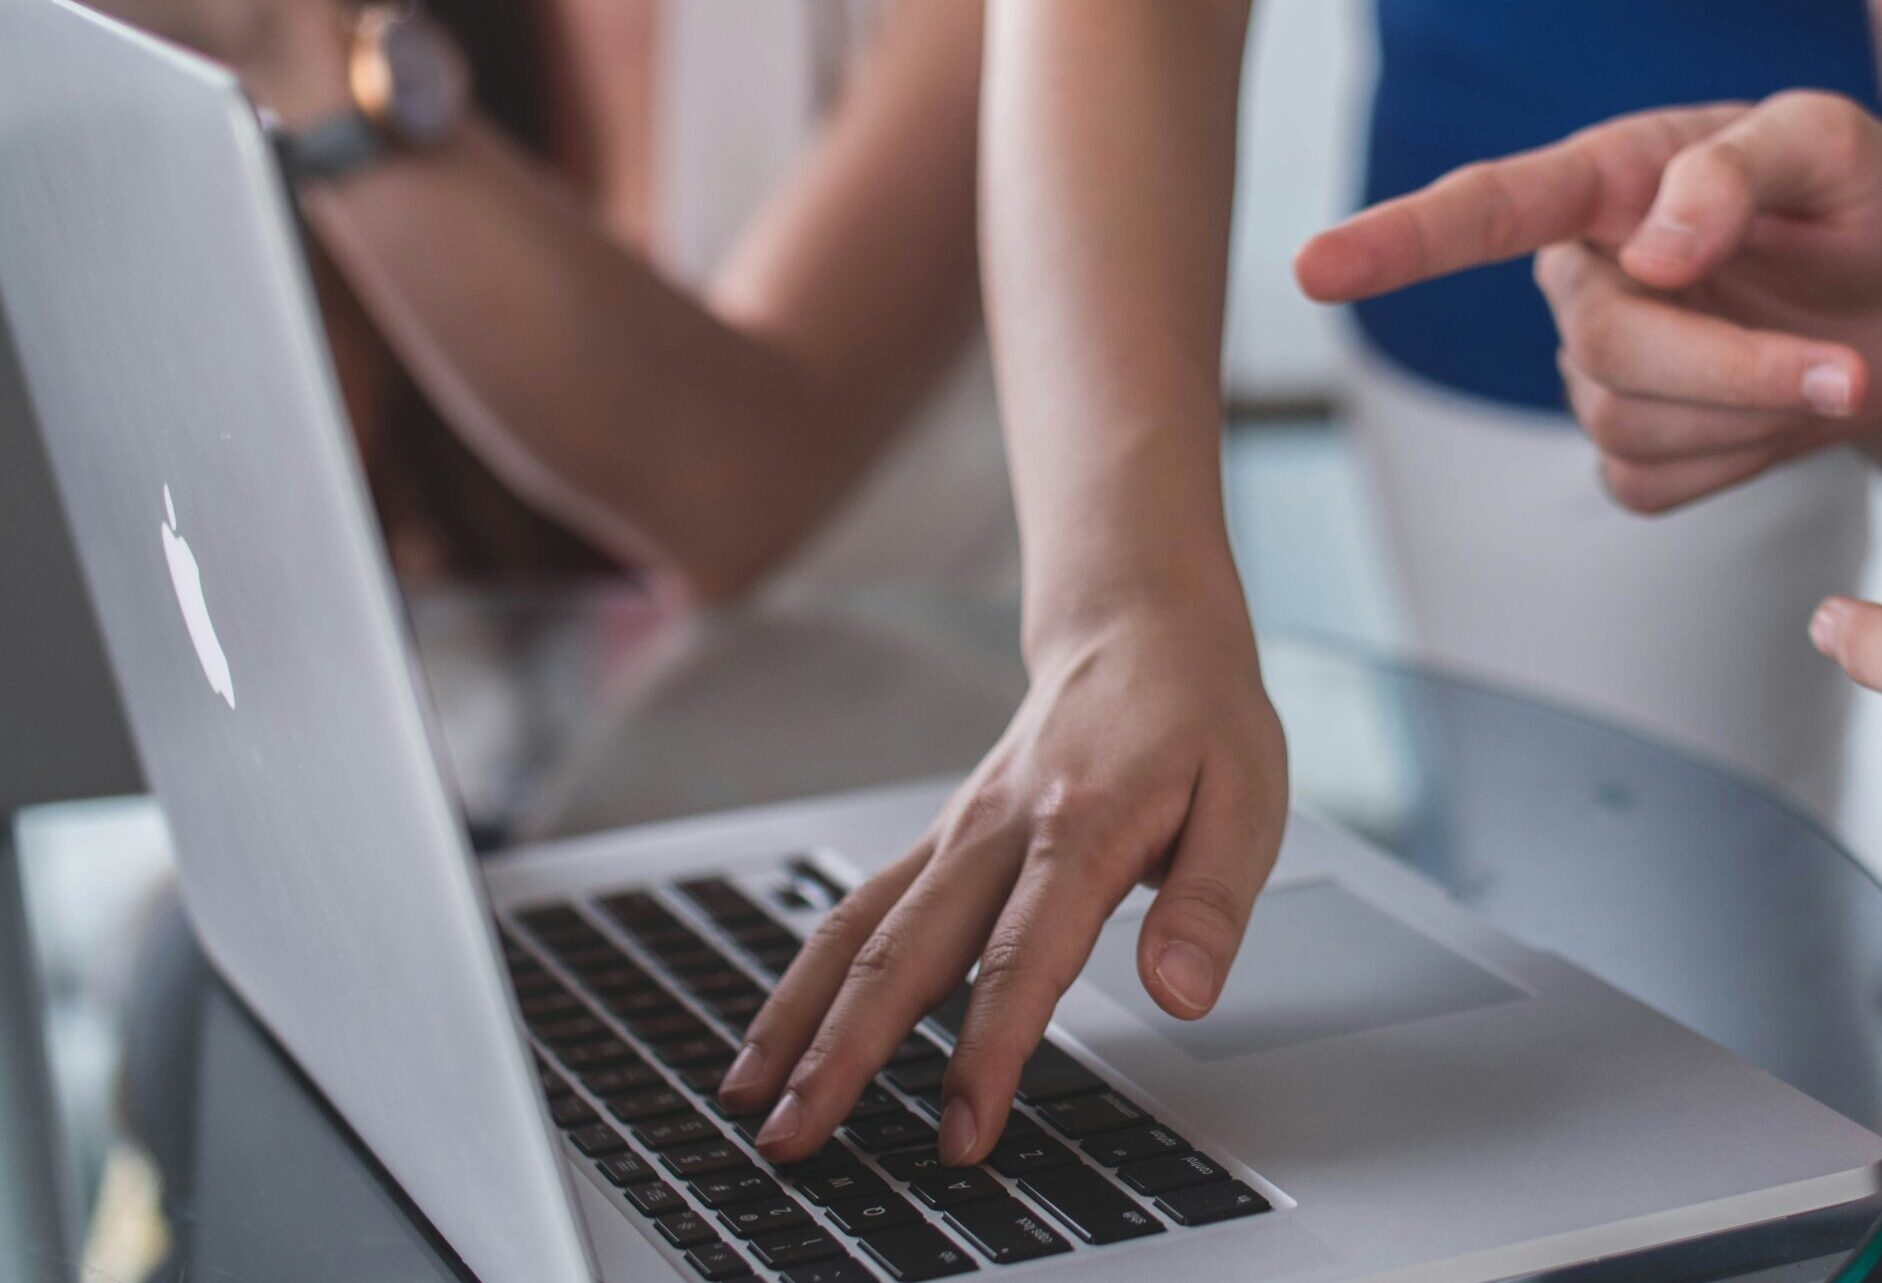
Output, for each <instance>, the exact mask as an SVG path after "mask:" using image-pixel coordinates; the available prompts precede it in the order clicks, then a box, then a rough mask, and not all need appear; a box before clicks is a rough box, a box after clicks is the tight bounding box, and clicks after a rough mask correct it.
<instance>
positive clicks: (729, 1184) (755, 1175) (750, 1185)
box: [693, 1164, 783, 1212]
mask: <svg viewBox="0 0 1882 1283" xmlns="http://www.w3.org/2000/svg"><path fill="white" fill-rule="evenodd" d="M782 1192H783V1191H782V1190H780V1189H779V1188H778V1183H777V1182H776V1181H775V1180H773V1179H772V1178H771V1177H769V1176H767V1175H765V1174H764V1173H763V1172H761V1171H759V1170H758V1169H757V1168H756V1167H752V1166H750V1165H749V1164H748V1165H746V1166H744V1167H734V1168H732V1169H730V1170H728V1171H723V1172H714V1173H713V1174H712V1175H710V1176H702V1177H700V1178H699V1179H698V1180H696V1181H694V1182H693V1193H694V1194H695V1195H697V1196H698V1198H699V1201H700V1202H702V1203H704V1204H705V1205H706V1206H707V1207H710V1208H711V1209H712V1210H713V1211H715V1212H716V1211H718V1210H719V1209H720V1208H722V1207H732V1206H735V1205H736V1204H739V1203H755V1202H757V1201H758V1200H759V1199H761V1198H775V1197H777V1196H778V1195H779V1194H781V1193H782Z"/></svg>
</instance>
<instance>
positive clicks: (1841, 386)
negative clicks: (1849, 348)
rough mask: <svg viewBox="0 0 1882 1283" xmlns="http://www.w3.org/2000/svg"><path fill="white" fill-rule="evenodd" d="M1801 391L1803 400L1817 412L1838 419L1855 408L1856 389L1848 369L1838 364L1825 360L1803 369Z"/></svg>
mask: <svg viewBox="0 0 1882 1283" xmlns="http://www.w3.org/2000/svg"><path fill="white" fill-rule="evenodd" d="M1803 391H1804V400H1805V401H1807V402H1809V403H1810V408H1811V409H1812V410H1815V411H1816V412H1817V413H1818V414H1825V415H1829V416H1831V417H1832V418H1838V419H1840V418H1844V417H1845V416H1847V415H1848V414H1849V413H1850V412H1851V411H1853V410H1854V409H1855V408H1856V406H1855V401H1856V390H1855V388H1854V386H1853V385H1852V384H1851V382H1850V378H1849V371H1848V370H1845V369H1844V368H1843V367H1842V366H1840V365H1831V364H1829V363H1827V362H1825V363H1824V364H1822V365H1813V366H1811V367H1810V368H1809V369H1808V370H1805V371H1804V387H1803Z"/></svg>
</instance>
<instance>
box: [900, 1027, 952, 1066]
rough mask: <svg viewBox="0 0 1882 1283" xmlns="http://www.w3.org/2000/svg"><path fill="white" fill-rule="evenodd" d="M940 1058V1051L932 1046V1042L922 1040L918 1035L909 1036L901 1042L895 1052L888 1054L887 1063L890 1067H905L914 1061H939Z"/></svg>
mask: <svg viewBox="0 0 1882 1283" xmlns="http://www.w3.org/2000/svg"><path fill="white" fill-rule="evenodd" d="M942 1058H943V1057H942V1054H941V1049H940V1048H939V1047H937V1046H935V1045H934V1042H933V1040H931V1039H928V1038H924V1037H922V1036H921V1035H920V1034H910V1035H909V1036H908V1037H906V1038H904V1039H903V1040H902V1045H901V1046H899V1047H897V1048H896V1049H895V1051H894V1052H893V1053H891V1054H890V1056H889V1063H890V1064H891V1065H906V1064H908V1063H910V1062H911V1061H916V1060H939V1059H942Z"/></svg>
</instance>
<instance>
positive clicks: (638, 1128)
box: [634, 1113, 721, 1149]
mask: <svg viewBox="0 0 1882 1283" xmlns="http://www.w3.org/2000/svg"><path fill="white" fill-rule="evenodd" d="M634 1139H635V1140H637V1141H639V1142H640V1143H641V1144H643V1145H645V1146H646V1147H647V1148H648V1149H671V1148H673V1147H674V1146H675V1145H690V1144H692V1143H693V1142H694V1141H702V1140H719V1139H721V1137H720V1135H719V1129H718V1128H717V1127H715V1126H713V1123H712V1120H711V1119H710V1118H707V1117H706V1116H705V1115H703V1114H691V1113H689V1114H676V1115H674V1116H673V1117H671V1118H656V1119H653V1120H651V1121H649V1122H645V1123H638V1124H636V1125H635V1127H634Z"/></svg>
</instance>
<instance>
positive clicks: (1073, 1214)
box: [1019, 1163, 1163, 1243]
mask: <svg viewBox="0 0 1882 1283" xmlns="http://www.w3.org/2000/svg"><path fill="white" fill-rule="evenodd" d="M1019 1188H1020V1191H1021V1192H1022V1193H1024V1194H1025V1195H1026V1197H1028V1198H1030V1199H1032V1200H1033V1202H1035V1203H1037V1204H1039V1206H1041V1207H1043V1208H1045V1209H1046V1211H1048V1212H1050V1213H1052V1215H1053V1216H1054V1217H1056V1218H1057V1219H1058V1220H1060V1221H1062V1222H1064V1224H1065V1227H1066V1228H1067V1229H1069V1230H1071V1231H1072V1233H1074V1234H1076V1235H1078V1237H1079V1238H1081V1239H1083V1240H1085V1242H1087V1243H1118V1242H1122V1241H1123V1240H1125V1239H1127V1238H1141V1237H1143V1236H1144V1235H1146V1234H1161V1233H1162V1232H1163V1223H1162V1222H1161V1221H1159V1220H1157V1218H1156V1217H1154V1216H1152V1215H1151V1214H1150V1213H1149V1212H1146V1211H1145V1210H1144V1209H1143V1208H1141V1207H1139V1206H1138V1205H1137V1204H1136V1203H1135V1202H1133V1201H1132V1200H1131V1199H1130V1198H1128V1197H1127V1196H1126V1195H1125V1194H1123V1193H1122V1192H1121V1191H1120V1190H1119V1189H1118V1188H1117V1187H1116V1186H1115V1185H1112V1184H1111V1183H1110V1182H1109V1181H1107V1180H1105V1179H1104V1177H1102V1176H1100V1175H1098V1173H1097V1172H1095V1171H1093V1170H1092V1169H1091V1168H1089V1167H1086V1166H1085V1165H1084V1164H1082V1163H1074V1164H1072V1165H1071V1166H1068V1167H1053V1168H1048V1169H1047V1170H1045V1171H1043V1172H1034V1173H1032V1174H1031V1175H1029V1176H1026V1177H1023V1178H1022V1179H1021V1180H1020V1183H1019Z"/></svg>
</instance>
